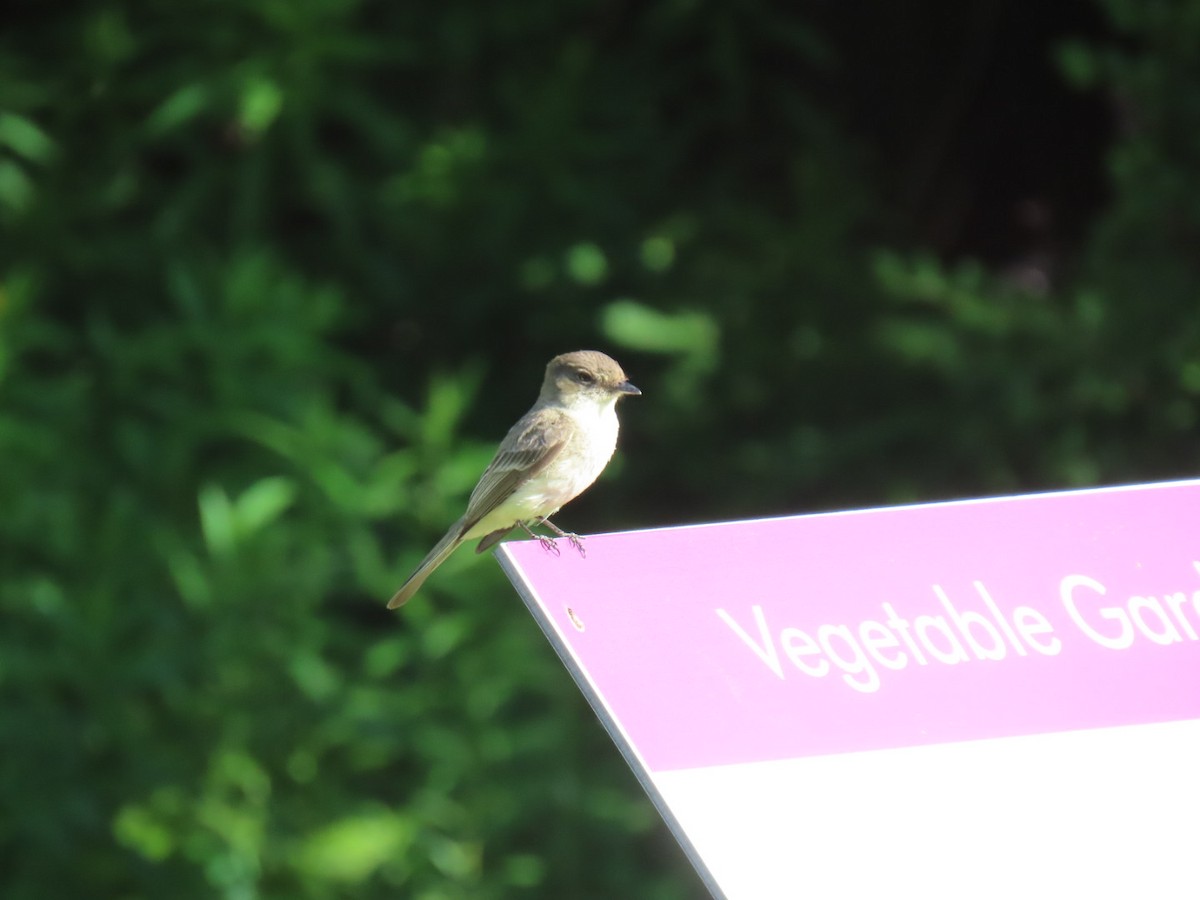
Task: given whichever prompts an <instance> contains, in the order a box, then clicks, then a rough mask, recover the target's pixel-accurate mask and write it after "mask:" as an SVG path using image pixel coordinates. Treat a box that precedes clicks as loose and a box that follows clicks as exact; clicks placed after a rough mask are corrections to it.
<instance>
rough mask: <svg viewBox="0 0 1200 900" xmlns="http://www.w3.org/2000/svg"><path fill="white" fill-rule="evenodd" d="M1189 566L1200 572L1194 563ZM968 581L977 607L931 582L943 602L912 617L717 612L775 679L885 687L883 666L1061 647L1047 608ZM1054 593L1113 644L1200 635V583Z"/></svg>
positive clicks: (1081, 630) (990, 658) (1084, 582)
mask: <svg viewBox="0 0 1200 900" xmlns="http://www.w3.org/2000/svg"><path fill="white" fill-rule="evenodd" d="M1192 567H1193V569H1194V570H1195V572H1196V574H1198V575H1200V562H1193V563H1192ZM972 587H973V588H974V591H975V595H976V596H975V601H974V604H973V607H974V608H972V607H971V606H968V605H966V604H956V603H954V601H953V600H952V599H951V597H950V595H949V594H948V593H947V592H946V590H945V589H944V588H943V587H942V586H941V585H938V584H935V585H933V586H932V590H933V594H934V596H935V597H936V598H937V603H938V606H939V607H940V609H938V610H936V611H933V612H927V611H921V612H920V613H919V614H917V615H915V616H913V617H911V618H908V617H905V616H903V615H901V613H900V612H898V611H897V609H896V607H895V606H894V605H893V604H892V603H891V602H884V603H881V604H880V607H879V608H880V610H881V611H882V614H883V615H882V617H881V618H878V619H865V620H863V621H861V622H859V623H857V624H855V623H821V624H817V625H813V626H810V627H807V628H799V627H796V626H795V625H793V624H787V625H784V626H782V627H779V626H778V625H777V624H776V623H771V622H769V621H768V617H767V612H766V609H764V607H763V605H762V604H754V605H752V606H751V607H750V610H749V617H748V619H747V617H745V616H743V617H741V620H740V621H739V618H738V617H736V616H734V615H733V614H732V613H730V612H729V611H728V610H725V609H717V610H716V614H717V616H718V617H719V618H720V619H721V621H722V622H724V623H725V624H726V625H727V626H728V627H729V629H730V631H732V632H733V634H734V635H735V636H736V637H737V638H738V639H739V640H740V641H741V642H742V643H743V644H745V646H746V647H747V648H749V649H750V651H751V652H752V653H753V654H754V655H755V657H757V658H758V659H759V660H760V661H761V662H762V663H763V665H765V666H766V667H767V668H768V669H769V670H770V671H771V672H772V673H774V675H775V676H776V677H777V678H779V679H781V680H786V679H787V676H788V673H799V674H801V675H805V676H807V677H809V678H824V677H825V676H827V675H829V674H830V673H836V674H838V675H840V676H841V680H842V681H843V682H844V683H845V684H846V685H847V686H849V687H850V688H852V689H853V690H855V691H859V692H861V693H873V692H875V691H878V690H879V689H880V687H882V684H883V679H882V678H881V676H880V670H881V669H882V670H890V671H900V670H902V669H905V668H908V667H909V665H910V664H911V665H913V666H917V667H920V666H929V665H944V666H956V665H961V664H963V663H970V662H990V663H999V662H1003V661H1004V660H1006V659H1008V658H1010V657H1022V656H1029V655H1030V654H1036V655H1038V656H1058V655H1059V654H1061V653H1062V652H1063V650H1064V647H1065V646H1066V644H1067V643H1069V641H1070V633H1063V634H1060V633H1059V632H1058V631H1056V629H1055V626H1054V624H1053V622H1052V618H1051V616H1050V615H1047V614H1046V613H1044V612H1042V611H1041V610H1039V609H1037V608H1035V607H1033V606H1029V605H1022V606H1016V607H1013V608H1012V609H1010V610H1008V611H1007V612H1005V611H1004V610H1003V609H1001V605H1000V604H999V603H997V602H996V599H995V598H994V597H993V596H992V594H991V593H990V592H989V591H988V589H987V587H986V586H985V585H984V584H983V583H982V582H981V581H975V582H972ZM1058 594H1059V601H1060V605H1061V608H1062V610H1063V611H1064V612H1065V613H1066V616H1067V622H1069V623H1070V624H1071V625H1073V626H1074V627H1075V630H1076V632H1077V633H1078V634H1079V635H1082V636H1083V637H1084V638H1086V639H1087V640H1088V641H1090V642H1091V643H1092V644H1095V645H1098V646H1100V647H1104V648H1106V649H1109V650H1125V649H1128V648H1129V647H1132V646H1134V644H1135V643H1137V642H1139V641H1141V642H1143V643H1145V642H1149V643H1151V644H1155V645H1158V646H1162V647H1166V646H1170V645H1172V644H1180V643H1184V642H1187V641H1197V640H1200V590H1192V591H1191V592H1190V593H1189V592H1187V591H1185V590H1171V591H1166V592H1163V593H1161V594H1135V595H1131V596H1129V597H1128V598H1127V599H1125V600H1124V602H1112V601H1111V600H1109V599H1108V588H1107V587H1106V586H1105V585H1104V584H1103V583H1101V582H1100V581H1098V580H1096V579H1095V578H1092V577H1090V576H1088V575H1082V574H1071V575H1067V576H1065V577H1064V578H1062V579H1061V581H1060V582H1059V589H1058ZM743 623H744V624H743ZM1063 624H1066V623H1063ZM1076 640H1077V638H1076Z"/></svg>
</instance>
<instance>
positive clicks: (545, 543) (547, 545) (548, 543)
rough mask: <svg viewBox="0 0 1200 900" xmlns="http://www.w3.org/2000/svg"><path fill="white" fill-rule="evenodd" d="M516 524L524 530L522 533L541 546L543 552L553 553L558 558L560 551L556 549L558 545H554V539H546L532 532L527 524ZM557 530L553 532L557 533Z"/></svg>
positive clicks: (542, 535)
mask: <svg viewBox="0 0 1200 900" xmlns="http://www.w3.org/2000/svg"><path fill="white" fill-rule="evenodd" d="M542 521H543V523H544V522H545V520H544V519H543V520H542ZM517 524H518V525H520V526H521V528H522V529H524V531H525V533H526V534H527V535H529V536H530V537H531V538H533V539H534V540H535V541H537V542H538V543H539V544H541V545H542V549H543V550H545V551H546V552H547V553H553V554H554V555H555V556H559V555H560V554H561V553H562V551H561V550H559V549H558V544H557V543H555V541H554V538H551V537H546V536H545V535H544V534H538V533H537V532H536V531H534V530H533V529H532V528H530V527H529V523H528V522H518V523H517ZM557 530H558V529H555V531H557Z"/></svg>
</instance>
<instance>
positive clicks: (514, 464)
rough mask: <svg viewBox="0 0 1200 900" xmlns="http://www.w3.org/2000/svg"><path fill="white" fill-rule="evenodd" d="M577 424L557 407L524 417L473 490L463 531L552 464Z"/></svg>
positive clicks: (464, 519) (509, 434) (515, 426)
mask: <svg viewBox="0 0 1200 900" xmlns="http://www.w3.org/2000/svg"><path fill="white" fill-rule="evenodd" d="M574 427H575V424H574V422H573V421H572V420H571V417H570V416H568V415H567V414H566V413H564V412H562V411H561V410H557V409H542V410H538V411H536V412H532V413H526V414H525V415H524V416H522V417H521V420H520V421H519V422H517V424H516V425H514V426H513V427H512V430H511V431H509V433H508V436H507V437H505V439H504V441H503V443H501V445H500V450H499V451H498V452H497V453H496V456H495V458H493V459H492V461H491V462H490V463H488V467H487V468H486V469H485V470H484V472H483V475H481V476H480V478H479V484H477V485H475V490H473V491H471V499H470V500H469V501H468V502H467V512H466V514H465V515H464V516H463V529H462V533H463V534H465V533H466V532H468V531H469V530H470V529H471V528H473V527H474V525H475V523H477V522H478V521H479V520H480V519H482V518H483V517H484V516H486V515H487V514H488V513H490V512H491V511H492V510H494V509H496V507H498V506H499V505H500V504H501V503H503V502H504V501H505V500H507V499H508V498H509V497H511V496H512V494H513V492H514V491H515V490H517V488H519V487H520V486H521V485H522V484H524V483H525V482H527V481H528V480H529V479H531V478H533V477H534V476H535V475H537V474H538V473H539V472H541V471H542V470H543V469H545V468H546V466H548V465H550V463H551V462H552V461H553V460H554V458H555V457H556V456H558V454H559V453H561V452H562V449H563V447H565V446H566V444H567V439H568V438H569V437H570V434H571V431H572V430H573V429H574Z"/></svg>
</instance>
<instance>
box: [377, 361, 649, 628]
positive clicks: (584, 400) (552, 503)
mask: <svg viewBox="0 0 1200 900" xmlns="http://www.w3.org/2000/svg"><path fill="white" fill-rule="evenodd" d="M640 393H641V391H639V390H638V389H637V388H635V387H634V386H633V385H632V384H630V383H629V381H628V379H626V377H625V373H624V372H622V371H621V367H620V366H619V365H617V362H616V360H614V359H612V358H611V357H608V356H605V355H604V354H603V353H600V352H598V351H596V350H577V351H576V352H574V353H564V354H563V355H562V356H556V357H554V359H552V360H550V364H549V365H548V366H546V378H545V380H544V381H542V391H541V393H540V394H538V399H537V403H535V404H533V408H532V409H531V410H529V412H527V413H525V415H523V416H521V418H520V420H519V421H518V422H517V424H516V425H514V426H513V427H512V428H511V429H510V430H509V432H508V434H507V435H505V438H504V440H503V441H501V443H500V449H498V450H497V451H496V455H495V457H493V459H492V461H491V462H490V463H489V464H488V467H487V469H485V470H484V472H483V475H481V476H480V478H479V484H477V485H475V490H473V491H471V499H470V500H469V501H467V511H466V512H465V513H464V514H463V517H462V518H461V519H459V520H458V521H457V522H455V523H454V524H453V525H451V526H450V530H449V531H447V532H446V535H445V537H443V538H442V539H441V540H440V541H438V542H437V545H436V546H435V547H434V548H433V549H432V550H430V551H429V554H428V555H427V556H426V557H425V558H424V559H423V560H421V564H420V565H419V566H417V570H416V571H415V572H413V573H412V574H411V575H410V576H408V581H406V582H404V584H403V585H401V586H400V590H398V591H396V595H395V596H394V597H392V599H391V600H389V601H388V609H395V608H396V607H397V606H400V605H401V604H402V603H405V602H406V601H407V600H408V599H409V598H410V597H411V596H412V595H413V594H415V593H416V592H417V589H418V588H419V587H420V586H421V584H422V583H423V582H424V581H425V579H426V578H428V577H429V575H430V574H431V573H432V572H433V570H434V569H436V568H437V567H438V566H440V565H441V564H442V563H443V562H444V561H445V560H446V557H448V556H449V555H450V554H451V553H453V552H454V550H455V549H456V548H457V547H458V545H459V544H461V543H462V542H463V541H469V540H473V539H474V538H477V537H481V538H483V540H481V541H480V542H479V546H478V547H476V548H475V552H476V553H482V552H483V551H484V550H487V549H488V548H489V547H492V546H493V545H495V544H496V543H498V542H499V541H500V539H501V538H503V537H504V536H505V535H506V534H508V533H509V532H510V531H511V530H512V529H514V528H516V527H518V526H519V527H521V528H523V529H525V531H526V532H528V533H529V535H530V536H531V537H536V538H537V539H538V540H540V541H541V542H542V545H543V546H545V547H546V548H547V549H549V550H552V551H553V552H555V553H557V552H558V548H557V547H556V546H555V544H554V540H553V539H552V538H547V537H541V536H539V535H537V534H535V533H534V532H533V530H532V526H533V525H545V526H546V527H547V528H549V529H550V530H551V531H553V532H554V533H555V534H556V535H558V536H559V537H565V538H566V539H567V540H569V541H570V542H571V545H572V546H573V547H575V548H576V549H577V550H579V552H580V553H582V552H583V544H582V543H581V542H580V538H579V536H578V535H575V534H568V533H567V532H565V531H562V530H561V529H559V527H558V526H557V525H555V524H554V523H553V522H551V521H550V516H552V515H554V514H555V513H556V512H558V510H559V509H560V508H561V507H562V506H563V504H564V503H567V502H568V501H570V500H573V499H575V498H576V497H578V496H579V495H580V494H581V493H583V491H584V490H586V489H587V487H588V486H589V485H590V484H591V483H592V482H593V481H595V480H596V478H597V477H598V476H599V475H600V473H601V472H603V471H604V467H605V466H606V465H608V461H609V460H610V459H612V455H613V451H614V450H615V449H616V447H617V427H618V425H617V410H616V406H617V401H618V400H620V399H621V398H622V397H624V396H626V395H637V394H640Z"/></svg>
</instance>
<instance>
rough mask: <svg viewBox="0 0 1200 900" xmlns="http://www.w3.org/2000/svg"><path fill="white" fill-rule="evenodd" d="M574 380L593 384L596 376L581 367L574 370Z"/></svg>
mask: <svg viewBox="0 0 1200 900" xmlns="http://www.w3.org/2000/svg"><path fill="white" fill-rule="evenodd" d="M575 380H576V381H578V382H579V383H580V384H595V383H596V376H595V375H593V374H592V373H591V372H585V371H584V370H583V369H578V370H576V372H575Z"/></svg>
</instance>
